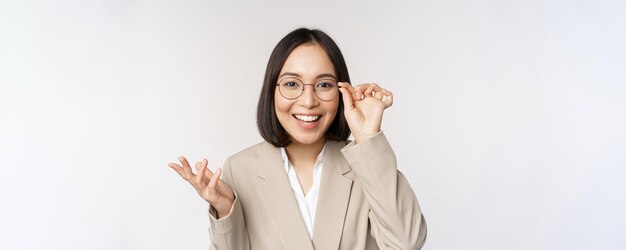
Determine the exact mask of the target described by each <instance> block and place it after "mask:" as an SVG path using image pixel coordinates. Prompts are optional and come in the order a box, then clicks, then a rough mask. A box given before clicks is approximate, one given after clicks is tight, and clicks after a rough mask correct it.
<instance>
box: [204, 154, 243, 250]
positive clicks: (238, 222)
mask: <svg viewBox="0 0 626 250" xmlns="http://www.w3.org/2000/svg"><path fill="white" fill-rule="evenodd" d="M224 182H225V183H226V184H227V185H228V186H230V187H232V188H233V193H234V194H235V200H234V202H233V205H232V207H231V209H230V212H229V213H228V215H226V216H223V217H221V218H219V219H218V213H217V211H216V210H215V208H213V206H209V220H210V221H211V226H210V228H209V236H210V238H211V249H237V250H239V249H250V240H249V238H248V230H247V229H246V222H245V220H244V217H243V211H242V210H241V202H240V201H239V196H238V195H237V191H236V187H235V183H234V181H233V175H232V169H231V166H230V158H229V159H226V162H225V163H224Z"/></svg>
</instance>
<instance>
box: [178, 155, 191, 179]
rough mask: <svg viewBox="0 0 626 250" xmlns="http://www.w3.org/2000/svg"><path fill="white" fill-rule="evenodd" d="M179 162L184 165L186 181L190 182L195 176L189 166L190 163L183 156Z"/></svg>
mask: <svg viewBox="0 0 626 250" xmlns="http://www.w3.org/2000/svg"><path fill="white" fill-rule="evenodd" d="M178 160H180V163H182V164H183V172H184V173H185V177H184V178H185V180H190V179H191V178H193V176H194V174H193V171H192V170H191V167H190V166H189V162H188V161H187V159H185V157H183V156H181V157H178Z"/></svg>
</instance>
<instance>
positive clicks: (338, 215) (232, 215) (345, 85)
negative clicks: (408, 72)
mask: <svg viewBox="0 0 626 250" xmlns="http://www.w3.org/2000/svg"><path fill="white" fill-rule="evenodd" d="M349 82H350V78H349V76H348V70H347V67H346V64H345V61H344V59H343V56H342V54H341V51H340V50H339V48H338V47H337V45H336V44H335V42H334V41H333V40H332V39H331V38H330V37H329V36H328V35H326V34H325V33H323V32H322V31H319V30H309V29H305V28H301V29H297V30H294V31H292V32H291V33H289V34H288V35H287V36H285V37H284V38H283V39H282V40H281V41H280V42H279V43H278V45H277V46H276V47H275V48H274V50H273V52H272V54H271V56H270V59H269V62H268V65H267V69H266V73H265V79H264V83H263V87H262V90H261V95H260V98H259V104H258V109H257V125H258V128H259V131H260V133H261V136H262V137H263V138H264V139H265V142H262V143H259V144H257V145H254V146H252V147H250V148H247V149H245V150H243V151H241V152H239V153H237V154H235V155H233V156H231V157H229V158H228V159H227V160H226V163H225V164H224V168H223V170H222V169H220V168H218V169H217V170H216V171H215V173H213V172H212V171H211V170H209V168H208V167H207V160H206V159H204V160H202V161H201V162H197V163H196V164H195V168H196V171H197V172H196V173H194V172H193V170H192V169H191V166H190V164H189V162H188V161H187V160H186V159H185V158H184V157H182V156H181V157H180V158H179V160H180V162H181V165H182V166H181V165H179V164H176V163H170V164H169V166H170V167H171V168H173V169H174V170H175V171H176V172H178V174H180V175H181V176H182V177H183V178H184V179H185V180H186V181H188V182H189V183H190V184H191V185H193V187H194V188H195V189H196V191H197V192H198V193H199V194H200V196H201V197H202V198H203V199H204V200H206V201H207V202H208V203H209V217H210V220H211V227H210V231H211V233H210V235H211V244H212V248H213V249H419V248H421V247H422V246H423V244H424V242H425V239H426V223H425V220H424V217H423V215H422V213H421V209H420V207H419V204H418V202H417V198H416V197H415V193H414V192H413V190H412V189H411V187H410V185H409V183H408V181H407V179H406V178H405V177H404V175H403V174H402V173H400V172H399V171H398V170H397V166H396V159H395V155H394V153H393V150H392V149H391V146H390V145H389V143H388V142H387V139H386V138H385V135H384V134H383V132H382V131H381V130H380V127H381V123H382V116H383V112H384V110H385V109H386V108H388V107H390V106H391V105H392V103H393V95H392V93H391V92H390V91H388V90H386V89H384V88H381V87H380V86H378V85H376V84H373V83H370V84H361V85H358V86H354V87H353V86H352V85H350V84H349ZM350 134H352V135H353V136H354V138H355V140H354V141H353V142H350V141H348V137H349V136H350ZM222 175H223V176H224V178H223V180H222V179H221V178H220V177H221V176H222Z"/></svg>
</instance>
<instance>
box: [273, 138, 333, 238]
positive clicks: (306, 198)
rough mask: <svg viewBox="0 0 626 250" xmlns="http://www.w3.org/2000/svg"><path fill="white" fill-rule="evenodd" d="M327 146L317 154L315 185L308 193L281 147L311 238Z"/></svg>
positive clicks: (314, 172)
mask: <svg viewBox="0 0 626 250" xmlns="http://www.w3.org/2000/svg"><path fill="white" fill-rule="evenodd" d="M325 148H326V145H324V147H323V148H322V151H320V154H319V155H317V160H316V162H315V168H313V185H312V186H311V188H310V189H309V192H308V193H307V194H306V195H304V192H303V191H302V186H300V181H299V180H298V176H297V175H296V170H295V169H294V168H293V166H292V165H291V162H290V161H289V158H288V157H287V152H286V151H285V148H280V154H281V156H282V157H283V163H284V164H285V171H286V172H287V176H289V182H290V183H291V189H293V193H294V195H295V196H296V200H297V201H298V207H300V214H301V215H302V219H303V220H304V224H305V225H306V230H307V231H308V232H309V238H310V239H313V226H314V225H313V224H314V223H315V210H316V209H317V196H318V195H319V191H320V179H321V178H322V166H323V165H324V164H323V162H322V156H323V155H324V149H325Z"/></svg>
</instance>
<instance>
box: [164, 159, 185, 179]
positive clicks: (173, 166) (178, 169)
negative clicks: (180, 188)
mask: <svg viewBox="0 0 626 250" xmlns="http://www.w3.org/2000/svg"><path fill="white" fill-rule="evenodd" d="M167 166H169V167H170V168H171V169H174V171H176V173H178V175H180V177H182V178H183V179H185V172H183V168H182V167H181V166H179V165H178V164H176V163H171V162H170V163H168V164H167Z"/></svg>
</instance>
